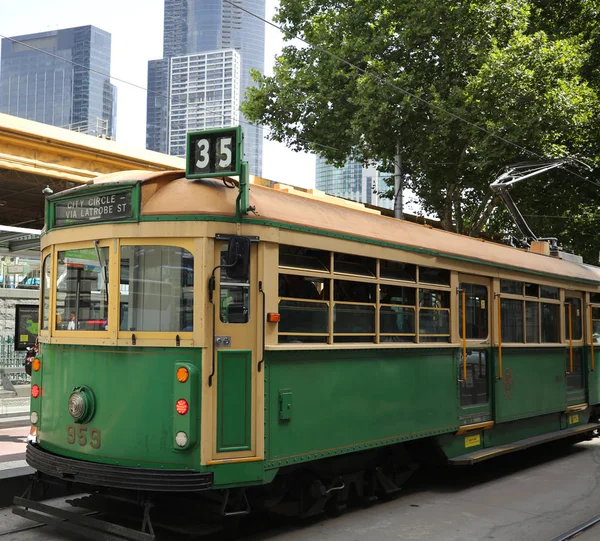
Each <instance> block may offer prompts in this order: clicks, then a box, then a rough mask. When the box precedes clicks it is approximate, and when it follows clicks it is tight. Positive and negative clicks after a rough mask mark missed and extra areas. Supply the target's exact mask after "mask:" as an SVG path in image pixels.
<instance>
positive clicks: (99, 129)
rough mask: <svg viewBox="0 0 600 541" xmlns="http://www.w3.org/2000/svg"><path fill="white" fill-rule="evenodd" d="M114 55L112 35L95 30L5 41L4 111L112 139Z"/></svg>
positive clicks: (0, 80) (0, 64)
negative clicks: (111, 66) (112, 66)
mask: <svg viewBox="0 0 600 541" xmlns="http://www.w3.org/2000/svg"><path fill="white" fill-rule="evenodd" d="M13 40H14V41H13ZM110 52H111V35H110V34H109V33H108V32H105V31H104V30H100V29H99V28H96V27H94V26H80V27H77V28H66V29H63V30H51V31H48V32H40V33H37V34H27V35H23V36H15V37H13V38H10V39H9V38H4V39H3V40H2V50H1V56H0V59H1V60H0V112H2V113H6V114H9V115H14V116H18V117H21V118H27V119H29V120H35V121H37V122H43V123H44V124H51V125H53V126H60V127H64V128H69V129H73V130H76V131H81V132H85V133H89V134H90V135H96V136H104V137H111V138H114V137H115V135H116V108H117V89H116V87H115V86H114V85H112V84H111V83H110V76H109V74H110ZM62 59H66V61H65V60H62Z"/></svg>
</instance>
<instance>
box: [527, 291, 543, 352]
mask: <svg viewBox="0 0 600 541" xmlns="http://www.w3.org/2000/svg"><path fill="white" fill-rule="evenodd" d="M539 306H540V305H539V303H538V302H532V301H526V302H525V341H526V342H539V341H540V318H539Z"/></svg>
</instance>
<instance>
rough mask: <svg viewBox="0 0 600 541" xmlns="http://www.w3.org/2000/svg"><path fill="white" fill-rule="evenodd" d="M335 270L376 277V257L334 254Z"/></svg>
mask: <svg viewBox="0 0 600 541" xmlns="http://www.w3.org/2000/svg"><path fill="white" fill-rule="evenodd" d="M333 271H334V272H336V273H340V274H355V275H357V276H369V277H375V259H371V258H370V257H360V256H357V255H350V254H333Z"/></svg>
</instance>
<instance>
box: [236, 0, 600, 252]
mask: <svg viewBox="0 0 600 541" xmlns="http://www.w3.org/2000/svg"><path fill="white" fill-rule="evenodd" d="M599 6H600V1H599V0H565V1H564V2H556V1H555V0H509V1H506V0H477V1H471V2H463V1H458V0H444V1H443V2H440V1H439V0H419V1H418V2H417V1H414V0H404V1H398V0H377V1H375V0H281V7H280V9H279V12H278V15H277V20H278V22H279V23H280V24H281V25H282V27H283V28H284V30H285V31H286V32H287V34H286V35H287V36H288V37H289V38H290V39H291V37H292V36H293V35H297V36H299V37H301V38H302V39H304V40H306V41H307V42H309V43H311V44H312V45H313V47H310V46H296V45H292V44H290V45H288V46H287V47H285V48H284V50H283V52H282V54H281V55H280V56H279V57H278V58H277V61H276V65H275V69H274V74H273V76H271V77H266V76H263V75H261V74H259V73H256V72H255V73H254V78H255V80H256V81H257V83H258V85H257V87H256V88H254V87H252V88H250V89H248V91H247V94H246V101H245V102H244V104H243V106H242V109H243V112H244V114H245V115H246V116H247V118H249V119H250V120H252V121H255V122H258V123H261V124H264V125H267V126H268V127H269V128H270V130H271V135H270V137H271V138H272V139H274V140H277V141H281V142H284V143H285V144H286V145H288V146H289V147H290V148H292V149H294V150H297V151H301V150H306V151H312V152H316V153H318V154H320V155H321V156H324V157H325V158H327V159H328V160H329V161H330V162H332V163H335V164H336V165H342V164H343V163H345V161H346V159H347V158H348V157H349V156H352V157H354V158H355V159H358V160H362V161H364V162H368V161H369V160H376V161H377V162H380V163H382V164H383V167H384V168H385V169H386V170H388V171H393V163H394V159H395V155H396V149H397V145H399V148H400V153H401V158H402V164H403V173H404V175H405V185H406V186H407V187H409V188H411V189H412V190H413V191H414V193H415V194H416V197H417V199H418V201H419V203H420V204H421V206H422V208H423V210H424V211H425V212H427V213H433V214H435V215H437V216H438V217H439V218H440V219H441V220H442V223H443V224H444V227H445V228H447V229H449V230H455V231H458V232H461V233H466V234H472V235H478V234H479V233H480V230H481V228H482V226H484V225H485V224H486V222H485V220H481V219H480V217H481V216H482V213H484V212H485V205H486V202H487V201H488V199H489V193H490V192H489V184H490V183H491V182H492V181H493V180H494V178H495V175H496V173H498V172H499V170H501V168H502V167H503V166H505V165H508V164H511V163H515V162H518V161H524V160H527V161H531V160H536V159H546V158H551V157H562V156H568V155H581V156H586V157H588V158H591V159H592V160H594V161H596V162H597V161H599V160H600V158H599V156H600V152H599V149H598V146H599V145H598V144H599V142H600V137H599V133H598V129H599V126H600V122H598V120H599V119H598V116H599V111H600V107H599V105H600V103H599V98H598V88H599V85H600V76H599V72H598V67H597V66H598V65H599V64H598V61H599V60H600V39H598V25H597V22H596V21H597V19H598V11H599ZM324 50H327V51H329V52H330V53H332V54H333V55H335V57H334V56H332V55H330V54H327V53H326V52H324ZM341 59H343V60H341ZM350 64H351V65H350ZM583 184H584V182H583V181H582V180H581V179H580V178H578V177H576V176H574V175H569V174H565V172H564V171H562V172H560V171H559V172H557V173H555V174H547V175H546V176H544V177H538V178H536V179H533V180H532V181H530V184H529V185H526V186H521V185H519V186H518V187H516V188H515V189H514V190H513V192H514V193H513V197H514V199H515V201H516V202H517V204H518V206H519V208H521V206H522V205H523V206H524V210H523V209H522V211H523V213H524V214H530V215H533V216H534V218H533V222H532V224H531V225H532V229H533V230H534V232H536V233H537V234H539V235H540V236H551V235H556V236H558V234H559V233H560V234H561V235H563V236H564V237H565V238H567V239H569V240H573V241H574V242H575V241H576V242H579V240H578V239H579V238H580V237H579V236H578V235H577V234H576V232H575V231H574V229H573V228H575V227H577V224H579V225H581V223H580V222H578V221H577V220H574V219H571V218H568V217H569V216H570V214H569V213H570V212H573V211H574V209H577V208H579V206H580V205H581V204H586V203H588V204H589V203H593V202H594V201H595V202H596V205H595V207H594V205H593V204H592V206H591V207H590V208H591V209H592V213H593V209H594V208H596V212H597V206H598V205H597V202H598V198H597V188H595V189H590V186H591V184H586V185H585V188H584V187H583ZM584 194H585V195H584ZM589 198H591V200H590V199H589ZM500 205H501V204H500ZM549 209H551V211H550V210H549ZM548 214H552V215H556V216H561V217H562V219H561V220H560V221H559V220H555V221H554V222H552V223H551V224H549V223H547V222H543V223H542V222H540V221H539V220H537V218H535V217H537V216H540V215H548ZM485 215H486V217H487V214H485ZM489 218H490V219H489V220H488V221H487V225H486V226H485V227H486V230H487V232H488V233H498V232H501V231H506V230H509V229H510V228H511V227H512V226H511V221H510V220H509V219H508V216H507V214H506V212H504V211H503V210H502V208H501V207H499V208H497V209H496V210H494V211H493V212H492V213H491V215H490V216H489ZM567 218H568V219H567ZM559 223H560V224H561V225H559ZM586 223H588V222H586ZM565 224H570V225H568V226H565ZM540 225H543V226H544V228H548V227H549V228H550V231H548V230H547V229H544V230H538V229H536V227H537V226H540ZM561 240H562V239H561ZM595 242H596V252H597V251H598V250H597V248H598V240H596V241H595ZM588 244H589V243H588ZM575 247H576V248H578V249H579V251H581V249H580V247H579V246H575Z"/></svg>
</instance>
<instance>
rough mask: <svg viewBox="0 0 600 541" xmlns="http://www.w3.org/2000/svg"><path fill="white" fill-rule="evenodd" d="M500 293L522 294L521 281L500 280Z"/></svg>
mask: <svg viewBox="0 0 600 541" xmlns="http://www.w3.org/2000/svg"><path fill="white" fill-rule="evenodd" d="M500 293H508V294H509V295H523V282H517V281H516V280H500Z"/></svg>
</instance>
